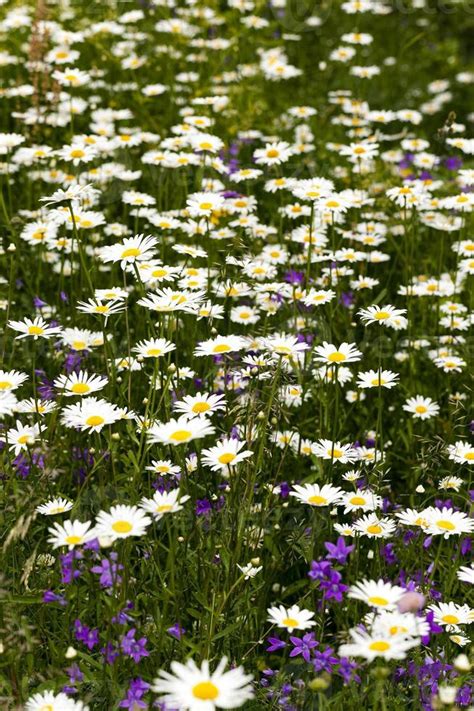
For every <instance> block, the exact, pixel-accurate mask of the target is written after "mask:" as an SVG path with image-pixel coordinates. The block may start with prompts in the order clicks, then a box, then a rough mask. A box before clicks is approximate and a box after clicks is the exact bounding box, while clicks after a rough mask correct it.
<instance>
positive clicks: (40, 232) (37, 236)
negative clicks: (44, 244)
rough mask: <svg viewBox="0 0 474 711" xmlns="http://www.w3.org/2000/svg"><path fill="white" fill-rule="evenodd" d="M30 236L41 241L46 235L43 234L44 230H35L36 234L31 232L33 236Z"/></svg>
mask: <svg viewBox="0 0 474 711" xmlns="http://www.w3.org/2000/svg"><path fill="white" fill-rule="evenodd" d="M31 236H32V238H33V239H36V240H38V241H41V240H43V239H44V238H45V236H46V235H45V233H44V230H36V232H33V234H32V235H31Z"/></svg>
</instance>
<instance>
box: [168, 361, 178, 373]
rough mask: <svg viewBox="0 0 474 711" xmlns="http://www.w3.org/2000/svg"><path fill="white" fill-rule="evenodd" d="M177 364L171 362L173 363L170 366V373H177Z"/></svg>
mask: <svg viewBox="0 0 474 711" xmlns="http://www.w3.org/2000/svg"><path fill="white" fill-rule="evenodd" d="M176 370H177V368H176V366H175V364H174V363H171V365H169V366H168V373H176Z"/></svg>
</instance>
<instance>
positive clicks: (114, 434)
mask: <svg viewBox="0 0 474 711" xmlns="http://www.w3.org/2000/svg"><path fill="white" fill-rule="evenodd" d="M112 439H113V440H115V441H116V442H118V441H119V440H120V434H119V433H118V432H113V433H112Z"/></svg>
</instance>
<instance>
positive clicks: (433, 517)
mask: <svg viewBox="0 0 474 711" xmlns="http://www.w3.org/2000/svg"><path fill="white" fill-rule="evenodd" d="M423 515H424V516H425V517H426V520H427V522H428V526H427V529H426V530H427V533H428V534H429V535H431V536H443V537H444V538H449V537H450V536H456V535H457V536H459V535H461V534H462V533H471V532H472V531H474V519H473V518H469V516H468V515H467V514H465V513H463V512H462V511H454V509H450V508H448V507H443V508H442V509H437V508H434V507H430V508H429V509H426V510H425V511H423Z"/></svg>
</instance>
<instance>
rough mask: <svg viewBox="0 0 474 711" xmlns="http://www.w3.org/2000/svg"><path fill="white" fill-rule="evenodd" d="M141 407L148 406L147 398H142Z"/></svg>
mask: <svg viewBox="0 0 474 711" xmlns="http://www.w3.org/2000/svg"><path fill="white" fill-rule="evenodd" d="M142 405H148V398H147V397H144V398H143V400H142Z"/></svg>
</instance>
